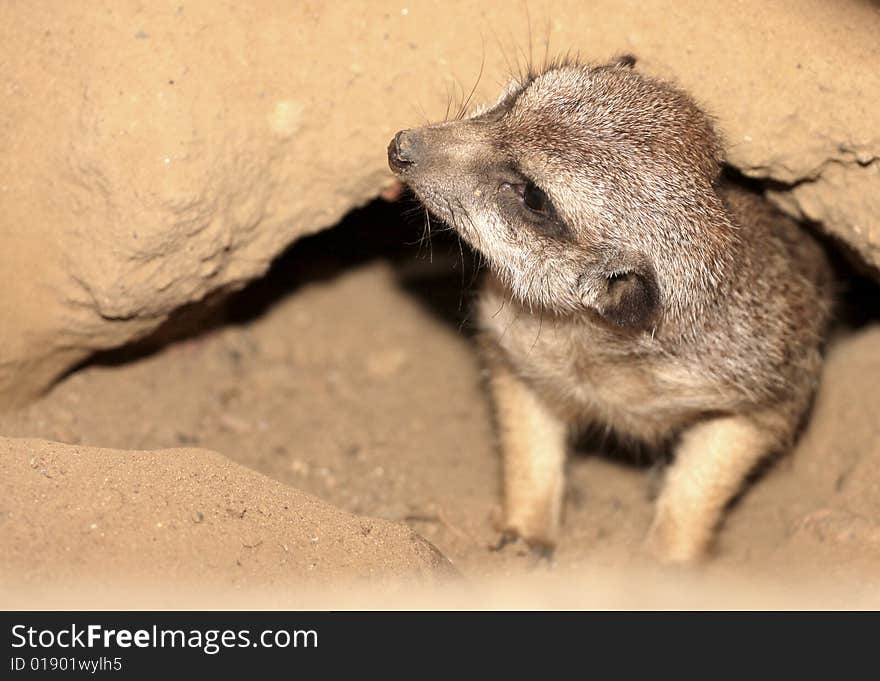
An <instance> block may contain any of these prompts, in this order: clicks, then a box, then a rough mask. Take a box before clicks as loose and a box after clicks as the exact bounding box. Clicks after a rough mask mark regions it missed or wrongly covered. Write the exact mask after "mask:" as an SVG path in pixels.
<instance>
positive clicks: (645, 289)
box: [579, 267, 660, 331]
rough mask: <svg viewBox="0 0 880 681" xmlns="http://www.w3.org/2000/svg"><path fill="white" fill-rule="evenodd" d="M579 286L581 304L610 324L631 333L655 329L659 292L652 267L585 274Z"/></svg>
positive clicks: (658, 307)
mask: <svg viewBox="0 0 880 681" xmlns="http://www.w3.org/2000/svg"><path fill="white" fill-rule="evenodd" d="M579 286H580V294H581V300H582V301H583V302H584V303H585V304H587V305H589V306H590V307H592V308H593V309H595V310H596V311H597V312H598V313H599V314H600V315H601V316H602V317H603V318H604V319H605V320H606V321H608V322H609V323H610V324H613V325H614V326H617V327H620V328H622V329H628V330H631V331H647V330H648V329H650V328H652V327H653V326H654V324H655V322H656V319H657V314H658V312H659V309H660V291H659V289H658V287H657V280H656V278H655V277H654V272H653V270H652V269H651V268H650V267H644V268H637V269H623V270H614V271H606V272H595V273H591V274H585V275H582V276H581V278H580V281H579Z"/></svg>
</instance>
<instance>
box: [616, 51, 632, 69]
mask: <svg viewBox="0 0 880 681" xmlns="http://www.w3.org/2000/svg"><path fill="white" fill-rule="evenodd" d="M635 65H636V58H635V56H634V55H632V54H622V55H620V56H619V57H618V58H617V59H615V60H614V61H613V62H612V66H616V67H618V68H625V69H632V68H635Z"/></svg>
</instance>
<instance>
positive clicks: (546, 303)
mask: <svg viewBox="0 0 880 681" xmlns="http://www.w3.org/2000/svg"><path fill="white" fill-rule="evenodd" d="M634 63H635V60H634V59H633V58H632V57H623V58H620V59H618V60H616V61H613V62H611V63H608V64H604V65H598V66H594V65H587V64H581V63H577V62H564V63H557V64H554V65H551V66H550V67H548V68H546V69H545V70H543V71H541V72H539V73H533V74H530V75H529V76H527V77H525V78H520V79H516V80H514V81H513V82H511V84H510V85H509V86H508V87H507V88H506V89H505V91H504V92H503V93H502V94H501V96H500V97H499V98H498V100H497V101H496V102H495V103H494V104H492V105H490V106H487V107H483V108H480V109H478V110H477V111H475V112H474V113H472V114H471V115H469V116H467V117H465V118H463V119H461V120H456V121H451V122H443V123H437V124H432V125H428V126H424V127H422V128H417V129H415V130H404V131H401V132H400V133H398V134H397V135H396V136H395V138H394V140H392V142H391V145H390V146H389V151H388V154H389V165H390V166H391V168H392V170H393V171H394V172H395V173H396V174H397V175H398V176H399V177H400V178H401V180H403V181H404V182H406V183H407V184H408V185H409V186H410V188H411V189H412V190H413V191H414V192H415V194H416V195H417V196H418V197H419V198H420V199H421V201H422V202H423V203H424V204H425V205H426V206H427V208H428V209H429V210H430V211H431V212H432V213H433V214H434V215H436V216H437V217H439V218H440V219H441V220H443V221H445V222H447V223H448V224H449V225H450V226H451V227H452V228H453V229H455V230H456V231H457V232H458V233H459V234H460V235H461V236H462V238H463V239H465V240H466V241H468V242H469V243H470V244H471V245H472V246H473V247H474V248H475V249H477V250H478V251H480V252H481V253H482V254H483V255H484V256H485V259H486V261H487V262H488V264H489V270H490V272H489V273H488V276H487V277H486V281H485V284H484V286H483V290H482V294H481V298H480V302H479V324H480V337H481V348H482V349H483V356H484V359H485V362H486V364H487V366H488V369H489V373H490V376H491V378H490V387H491V392H492V397H493V402H494V406H495V416H496V422H497V432H498V438H499V441H500V445H501V450H502V454H503V459H504V508H505V530H507V531H509V532H512V533H515V534H517V535H519V536H521V537H523V538H524V539H525V540H526V541H528V542H530V543H531V544H533V545H536V546H543V547H546V546H548V545H553V544H554V542H555V541H556V539H557V536H558V531H559V523H560V517H561V510H562V505H563V490H564V489H565V484H564V465H563V464H564V460H565V451H566V447H567V442H568V438H569V435H570V433H571V432H572V431H577V430H580V429H582V428H584V427H586V426H599V427H600V428H603V429H605V430H607V431H613V432H616V433H617V434H618V435H619V436H620V437H621V438H622V439H624V440H631V441H634V442H638V443H640V444H643V445H645V446H647V447H648V448H656V449H658V450H660V449H665V448H667V447H671V448H672V449H673V450H674V454H675V460H674V463H673V464H672V466H671V467H670V469H669V471H668V475H667V476H666V481H665V487H664V489H663V492H662V493H661V495H660V498H659V500H658V502H657V510H656V514H655V518H654V522H653V524H652V526H651V528H650V531H649V533H648V540H647V545H648V546H649V547H650V549H651V550H652V551H653V553H654V554H655V555H657V556H658V557H660V558H661V559H664V560H669V561H692V560H695V559H697V558H699V557H701V556H702V555H704V554H705V553H706V551H707V550H708V548H709V546H710V544H711V540H712V537H713V534H714V530H715V528H716V526H717V524H718V523H719V521H720V519H721V517H722V512H723V510H724V508H725V507H726V506H727V504H728V502H729V501H730V499H731V498H732V497H733V496H734V495H735V494H736V493H737V492H738V491H739V489H740V486H741V484H742V483H743V481H744V480H745V479H746V477H747V476H748V474H749V473H750V472H751V471H752V469H753V468H754V467H755V466H756V465H757V464H758V463H759V462H760V461H761V460H762V459H763V458H764V457H765V456H767V454H768V453H770V452H772V451H778V450H780V449H786V448H789V447H791V445H792V444H793V442H794V439H795V435H796V432H797V428H798V425H799V424H800V423H801V421H802V420H803V418H804V415H805V414H806V412H807V409H808V406H809V404H810V400H811V396H812V394H813V392H814V389H815V386H816V383H817V381H818V375H819V369H820V367H821V352H820V350H821V346H822V343H823V338H824V335H825V332H826V326H827V322H828V319H829V315H830V311H831V306H832V301H831V294H830V290H831V285H830V283H831V276H830V269H829V265H828V262H827V259H826V257H825V254H824V252H823V251H822V249H821V248H820V246H819V245H818V244H817V243H816V242H815V241H814V240H813V239H812V238H811V237H810V235H808V234H807V233H805V232H803V231H801V230H800V228H799V226H798V225H797V224H796V223H794V222H793V221H792V220H791V219H789V218H787V217H785V216H783V215H782V214H780V213H778V212H776V211H775V210H774V209H773V208H772V207H770V206H769V205H768V204H767V203H766V202H765V201H764V200H763V199H762V198H761V197H759V196H757V195H754V194H751V193H748V192H746V191H745V190H743V189H741V188H739V187H737V186H734V185H731V184H730V183H729V182H727V181H726V180H725V179H724V178H723V177H722V176H721V161H722V145H721V140H720V137H719V136H718V135H717V133H716V132H715V129H714V126H713V124H712V120H711V118H710V117H709V116H708V115H706V114H705V113H704V112H703V111H702V110H701V109H700V107H699V106H697V104H696V103H695V102H694V100H693V99H692V98H691V97H690V96H688V95H687V94H685V93H684V92H682V91H681V90H680V89H678V88H677V87H675V86H673V85H671V84H669V83H665V82H663V81H660V80H657V79H654V78H651V77H648V76H646V75H643V74H641V73H639V72H637V71H636V70H635V69H634V68H633V65H634Z"/></svg>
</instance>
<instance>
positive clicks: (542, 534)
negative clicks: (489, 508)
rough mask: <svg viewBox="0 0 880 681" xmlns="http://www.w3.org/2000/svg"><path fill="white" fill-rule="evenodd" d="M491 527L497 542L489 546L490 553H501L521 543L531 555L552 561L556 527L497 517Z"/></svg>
mask: <svg viewBox="0 0 880 681" xmlns="http://www.w3.org/2000/svg"><path fill="white" fill-rule="evenodd" d="M499 516H500V514H499ZM493 525H494V527H495V530H496V531H497V532H498V533H499V535H498V541H497V542H495V543H494V544H491V545H490V546H489V549H490V550H491V551H501V550H502V549H504V548H505V547H507V546H510V545H514V544H518V543H523V544H525V545H526V546H527V547H528V548H529V551H530V552H531V553H532V554H533V555H536V556H538V557H540V558H544V559H547V560H550V559H552V557H553V552H554V551H555V550H556V534H557V528H556V527H554V526H548V525H547V523H544V524H535V523H525V522H521V519H519V521H518V520H517V519H514V518H510V517H506V518H502V517H497V518H496V519H495V520H494V522H493Z"/></svg>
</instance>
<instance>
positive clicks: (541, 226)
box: [501, 177, 571, 240]
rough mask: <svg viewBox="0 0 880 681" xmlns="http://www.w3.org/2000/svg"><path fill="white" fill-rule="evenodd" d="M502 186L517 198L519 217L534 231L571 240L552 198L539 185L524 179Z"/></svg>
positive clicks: (505, 183) (569, 232)
mask: <svg viewBox="0 0 880 681" xmlns="http://www.w3.org/2000/svg"><path fill="white" fill-rule="evenodd" d="M501 186H502V188H507V189H508V190H510V191H511V192H512V194H513V195H514V196H515V197H516V199H517V204H518V207H519V210H518V211H517V212H518V214H519V215H518V217H521V218H523V220H524V222H526V224H528V225H529V226H530V227H532V229H534V231H536V232H538V233H540V234H545V235H547V236H552V237H555V238H557V239H566V240H569V239H571V231H570V230H569V229H568V226H567V225H566V224H565V222H564V221H563V220H562V218H560V217H559V214H558V213H557V212H556V208H555V206H554V205H553V202H552V201H551V200H550V197H549V196H548V195H547V193H546V192H545V191H544V190H543V189H541V188H540V187H538V185H536V184H535V183H534V182H532V181H531V180H529V179H526V178H524V177H523V178H521V179H520V181H518V182H504V183H502V185H501Z"/></svg>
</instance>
